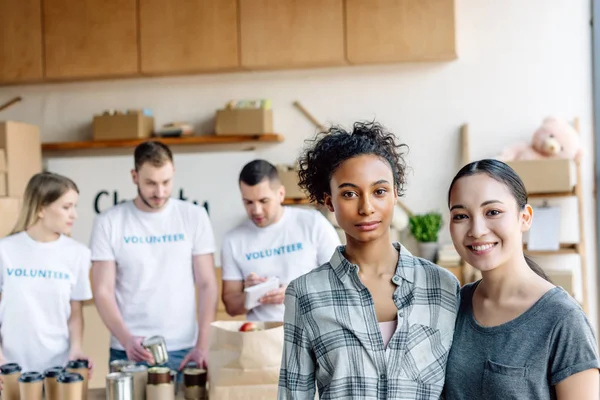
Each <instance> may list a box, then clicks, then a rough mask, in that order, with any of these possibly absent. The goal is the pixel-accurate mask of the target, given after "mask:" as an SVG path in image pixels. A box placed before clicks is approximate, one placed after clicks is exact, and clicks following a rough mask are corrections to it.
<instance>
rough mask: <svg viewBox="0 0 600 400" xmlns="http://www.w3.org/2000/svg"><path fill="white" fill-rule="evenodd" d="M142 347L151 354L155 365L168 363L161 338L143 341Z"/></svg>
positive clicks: (164, 345) (153, 337) (165, 345)
mask: <svg viewBox="0 0 600 400" xmlns="http://www.w3.org/2000/svg"><path fill="white" fill-rule="evenodd" d="M142 346H144V347H145V348H146V349H147V350H148V351H149V352H150V353H152V356H153V357H154V364H155V365H161V364H165V363H166V362H167V361H169V354H168V353H167V344H166V343H165V339H164V338H163V337H162V336H151V337H149V338H147V339H144V341H143V342H142Z"/></svg>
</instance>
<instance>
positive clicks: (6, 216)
mask: <svg viewBox="0 0 600 400" xmlns="http://www.w3.org/2000/svg"><path fill="white" fill-rule="evenodd" d="M20 208H21V199H20V198H18V197H0V237H4V236H7V235H8V234H9V233H10V232H11V231H12V230H13V228H14V227H15V224H16V223H17V218H18V217H19V210H20Z"/></svg>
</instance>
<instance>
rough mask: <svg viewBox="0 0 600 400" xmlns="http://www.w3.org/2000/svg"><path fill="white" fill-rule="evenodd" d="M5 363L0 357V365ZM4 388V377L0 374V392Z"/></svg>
mask: <svg viewBox="0 0 600 400" xmlns="http://www.w3.org/2000/svg"><path fill="white" fill-rule="evenodd" d="M4 364H6V360H5V359H4V358H2V357H0V365H4ZM2 390H4V377H3V376H2V375H0V392H1V391H2Z"/></svg>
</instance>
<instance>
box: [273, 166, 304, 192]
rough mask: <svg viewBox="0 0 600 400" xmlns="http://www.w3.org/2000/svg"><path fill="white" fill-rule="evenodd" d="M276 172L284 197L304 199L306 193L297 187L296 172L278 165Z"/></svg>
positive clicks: (288, 167)
mask: <svg viewBox="0 0 600 400" xmlns="http://www.w3.org/2000/svg"><path fill="white" fill-rule="evenodd" d="M277 172H278V174H279V179H280V180H281V184H282V185H283V187H285V197H287V198H290V199H305V198H306V197H307V195H306V192H304V191H303V190H302V189H300V186H298V171H297V170H295V169H294V168H293V167H290V166H287V165H278V166H277Z"/></svg>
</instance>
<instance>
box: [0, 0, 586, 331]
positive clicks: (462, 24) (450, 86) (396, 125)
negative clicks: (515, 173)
mask: <svg viewBox="0 0 600 400" xmlns="http://www.w3.org/2000/svg"><path fill="white" fill-rule="evenodd" d="M590 8H591V6H590V2H589V0H577V1H573V0H528V1H522V0H503V1H491V0H457V43H458V52H459V59H458V60H457V61H455V62H450V63H428V64H402V65H388V66H372V67H346V68H333V69H322V70H302V71H285V72H261V73H237V74H222V75H205V76H188V77H171V78H159V79H135V80H119V81H102V82H91V83H74V84H52V85H35V86H19V87H8V88H6V87H4V88H0V100H3V99H8V98H10V97H11V96H14V95H21V96H23V97H24V102H23V103H21V104H19V105H16V106H14V107H13V108H11V109H10V110H8V111H6V112H4V113H2V114H1V115H0V116H1V118H2V119H18V120H23V121H27V122H31V123H35V124H39V125H41V126H42V130H43V139H44V141H61V140H81V139H88V138H90V137H91V127H90V123H91V119H92V115H93V114H94V113H98V112H101V111H103V110H104V109H106V108H131V107H149V108H151V109H153V110H154V112H155V114H156V121H157V124H162V123H165V122H169V121H173V120H188V121H191V122H193V123H194V124H195V125H196V126H197V127H198V128H199V129H200V131H201V132H210V129H211V120H212V117H213V115H214V111H215V109H216V108H219V107H221V106H223V105H224V104H225V103H226V102H227V101H228V100H230V99H242V98H270V99H272V100H273V106H274V109H275V127H276V131H277V132H279V133H282V134H284V135H285V136H286V140H285V143H283V144H281V145H278V146H274V147H271V148H269V149H267V150H265V151H262V152H259V155H260V156H263V157H267V158H269V159H270V160H272V161H274V162H290V161H293V159H294V158H295V156H296V155H297V153H298V151H299V149H300V148H301V146H302V144H303V140H304V139H305V138H307V137H309V136H310V135H312V134H313V133H314V127H313V126H312V125H311V124H310V122H308V121H307V120H306V119H305V118H304V117H303V116H302V115H301V114H300V113H299V112H298V111H297V110H296V109H295V108H293V106H292V102H293V101H294V100H299V101H301V102H302V103H303V104H304V105H305V106H306V107H307V108H308V109H309V110H311V111H312V112H313V114H314V115H315V116H316V117H317V118H318V119H320V120H322V121H323V122H325V123H329V122H335V123H342V124H345V125H347V126H348V125H349V124H351V123H352V121H355V120H362V119H373V118H376V119H377V120H378V121H379V122H381V123H383V124H385V125H386V126H387V127H389V128H390V129H391V130H393V131H394V132H395V133H397V135H398V136H399V137H400V138H401V139H402V140H404V141H405V142H406V143H408V144H409V145H410V147H411V153H410V155H409V162H410V165H411V167H412V168H413V170H412V173H411V175H410V177H409V178H410V181H409V186H408V192H407V196H406V199H405V202H406V204H407V205H408V206H409V207H410V208H412V209H413V210H414V211H417V212H420V211H427V210H430V209H435V208H437V209H441V210H445V197H446V188H447V186H448V183H449V182H450V180H451V178H452V176H453V173H454V172H455V171H456V169H457V167H458V164H459V157H460V154H459V149H460V147H459V134H458V132H459V127H460V125H461V124H463V123H469V124H470V131H471V145H472V156H473V157H475V158H481V157H485V156H491V155H494V154H495V153H496V152H498V151H499V150H500V149H501V147H502V146H504V145H508V144H511V143H512V142H513V141H515V140H519V139H526V138H528V137H529V135H530V134H531V133H532V132H533V130H534V129H535V128H536V126H537V125H538V124H539V123H540V122H541V120H542V118H543V117H545V116H546V115H550V114H555V115H558V116H562V117H565V118H573V117H575V116H578V117H579V118H580V122H581V130H582V135H583V138H584V143H585V147H586V148H588V149H590V150H589V151H588V152H587V154H586V157H585V161H584V163H585V168H584V191H585V196H586V197H585V213H586V216H588V218H586V221H587V225H586V235H587V242H588V259H589V269H590V274H589V289H590V304H591V305H592V310H591V311H592V312H591V314H592V317H593V319H594V323H595V320H596V318H595V316H596V304H595V303H596V290H595V288H596V285H595V279H596V278H595V270H596V259H595V251H594V247H595V246H594V245H595V237H594V234H595V228H594V222H595V216H594V204H593V201H594V199H593V195H592V187H593V154H592V149H593V132H592V93H591V91H592V79H591V29H590V24H589V20H590ZM357 29H358V28H357ZM66 61H68V60H66ZM447 237H448V236H447V234H444V238H447Z"/></svg>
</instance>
